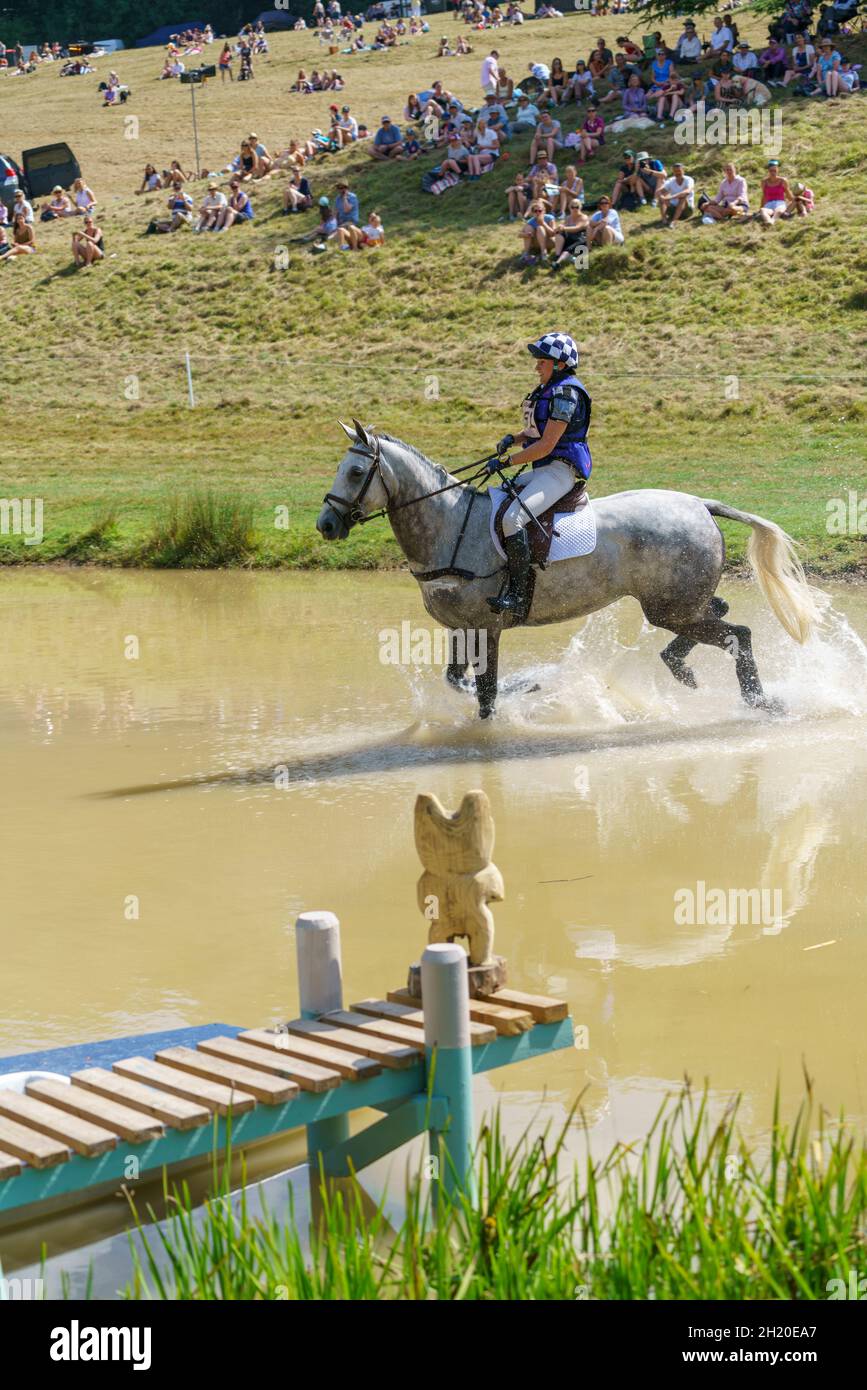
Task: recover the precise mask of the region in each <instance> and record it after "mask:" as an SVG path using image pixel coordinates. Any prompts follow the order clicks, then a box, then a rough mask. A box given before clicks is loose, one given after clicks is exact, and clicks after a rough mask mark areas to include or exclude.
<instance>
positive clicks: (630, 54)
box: [617, 25, 695, 63]
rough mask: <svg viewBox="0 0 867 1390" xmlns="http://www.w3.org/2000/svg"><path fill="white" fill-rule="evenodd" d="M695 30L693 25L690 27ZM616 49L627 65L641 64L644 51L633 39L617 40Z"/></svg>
mask: <svg viewBox="0 0 867 1390" xmlns="http://www.w3.org/2000/svg"><path fill="white" fill-rule="evenodd" d="M692 27H693V28H695V25H693V26H692ZM617 47H618V48H622V49H623V54H624V57H625V58H626V60H627V62H629V63H643V62H644V49H643V48H641V47H639V45H638V44H637V43H635V41H634V40H633V39H627V38H625V37H624V38H620V39H618V40H617Z"/></svg>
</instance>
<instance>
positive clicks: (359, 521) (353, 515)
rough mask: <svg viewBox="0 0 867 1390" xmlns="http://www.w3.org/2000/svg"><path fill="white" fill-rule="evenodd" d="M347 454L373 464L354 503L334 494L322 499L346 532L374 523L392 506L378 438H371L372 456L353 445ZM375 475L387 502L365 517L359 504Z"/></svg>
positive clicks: (367, 451) (369, 452) (327, 494)
mask: <svg viewBox="0 0 867 1390" xmlns="http://www.w3.org/2000/svg"><path fill="white" fill-rule="evenodd" d="M348 452H349V453H350V454H361V456H362V458H366V459H369V458H371V457H372V459H373V462H372V463H371V465H370V468H369V469H368V471H367V477H366V478H365V479H364V482H363V483H362V484H361V487H360V489H359V492H358V496H357V497H356V498H355V501H354V502H350V501H349V500H348V499H347V498H346V497H339V496H338V495H337V493H336V492H326V494H325V496H324V497H323V499H322V500H323V502H327V503H328V505H329V507H331V509H332V511H335V512H337V515H338V516H339V518H340V520H341V521H342V522H343V525H344V526H345V527H346V529H347V530H349V529H350V527H352V526H363V525H364V523H365V522H366V521H376V519H377V518H378V517H381V516H385V515H386V514H387V513H388V512H389V511H390V510H391V506H392V501H391V494H390V493H389V490H388V484H387V483H386V481H385V474H384V473H383V471H382V451H381V449H380V446H379V437H378V436H377V435H374V436H373V452H372V454H371V451H370V450H369V449H359V447H358V446H357V445H356V444H353V445H352V447H351V448H350V449H349V450H348ZM377 474H379V481H380V482H381V483H382V487H383V491H384V492H385V496H386V498H387V501H386V504H385V506H384V507H381V508H380V509H379V511H378V512H371V513H370V515H369V516H365V515H364V513H363V512H362V510H361V503H362V502H363V501H364V498H365V496H366V495H367V491H368V488H369V487H370V484H371V483H372V482H373V479H374V478H375V477H376V475H377ZM413 500H414V501H418V502H420V501H421V500H422V499H421V498H420V497H419V498H414V499H413ZM335 502H336V503H338V504H339V506H340V507H344V508H345V509H346V510H345V511H338V508H337V507H336V506H335V505H334V504H335Z"/></svg>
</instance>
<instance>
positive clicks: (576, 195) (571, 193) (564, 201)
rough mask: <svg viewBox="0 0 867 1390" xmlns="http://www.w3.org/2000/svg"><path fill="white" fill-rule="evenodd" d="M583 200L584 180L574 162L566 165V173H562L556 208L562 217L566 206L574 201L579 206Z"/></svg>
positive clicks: (568, 206) (571, 204)
mask: <svg viewBox="0 0 867 1390" xmlns="http://www.w3.org/2000/svg"><path fill="white" fill-rule="evenodd" d="M583 202H584V180H583V179H582V178H581V177H580V176H579V174H578V170H577V169H576V168H575V165H574V164H569V165H567V166H566V173H565V174H564V175H563V182H562V183H561V184H560V196H559V199H558V208H557V211H558V212H559V214H560V216H561V217H562V216H563V215H564V214H565V212H566V211H567V209H568V208H571V207H572V206H573V205H574V204H575V203H577V204H578V206H579V207H580V206H581V205H582V204H583Z"/></svg>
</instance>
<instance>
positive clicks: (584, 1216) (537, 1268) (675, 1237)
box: [126, 1085, 867, 1301]
mask: <svg viewBox="0 0 867 1390" xmlns="http://www.w3.org/2000/svg"><path fill="white" fill-rule="evenodd" d="M817 1120H818V1125H817ZM566 1132H567V1130H566V1127H564V1129H563V1130H562V1131H561V1133H560V1134H559V1135H558V1136H551V1135H550V1134H546V1135H544V1136H542V1137H541V1138H538V1139H536V1140H533V1141H530V1140H529V1139H528V1138H526V1137H525V1139H524V1140H523V1141H522V1142H520V1143H518V1144H517V1145H511V1146H510V1145H508V1144H507V1143H506V1142H505V1141H504V1139H503V1136H502V1134H501V1132H500V1128H499V1123H498V1121H495V1122H494V1123H493V1125H492V1126H491V1127H489V1128H486V1129H485V1130H484V1131H483V1132H482V1135H481V1138H480V1141H479V1145H478V1149H477V1152H476V1157H475V1173H476V1187H477V1195H476V1197H475V1198H473V1199H470V1198H467V1197H462V1198H456V1199H454V1200H453V1201H451V1202H449V1201H446V1200H445V1199H443V1205H442V1207H441V1208H440V1209H439V1218H438V1221H437V1222H436V1223H434V1222H433V1221H432V1219H431V1216H432V1200H433V1199H432V1196H431V1184H430V1182H428V1181H424V1180H422V1179H419V1178H416V1179H414V1180H413V1181H411V1182H410V1183H409V1185H408V1188H407V1193H406V1216H405V1219H404V1221H403V1224H402V1225H401V1226H400V1228H399V1229H397V1230H394V1229H393V1228H391V1227H390V1226H389V1224H388V1222H387V1220H386V1218H385V1216H384V1214H383V1209H382V1207H380V1208H379V1209H378V1210H376V1211H375V1212H373V1213H371V1211H370V1203H369V1199H367V1198H366V1197H365V1195H364V1194H363V1192H362V1189H361V1188H360V1186H359V1185H358V1184H357V1183H355V1182H349V1183H343V1184H341V1185H339V1186H338V1187H337V1188H336V1189H331V1190H329V1189H328V1188H327V1187H323V1189H322V1192H321V1214H320V1216H319V1219H318V1221H317V1222H316V1223H315V1224H314V1225H313V1226H312V1227H311V1229H310V1230H309V1231H303V1232H302V1231H299V1230H298V1228H297V1226H296V1225H295V1224H294V1223H292V1222H290V1223H288V1224H284V1223H282V1222H280V1221H278V1220H276V1219H274V1218H273V1217H271V1216H270V1215H266V1216H264V1217H256V1218H254V1217H253V1216H252V1215H251V1213H250V1210H249V1206H248V1204H247V1201H246V1200H245V1199H243V1200H242V1201H241V1204H240V1207H239V1208H237V1209H236V1210H235V1211H234V1212H233V1210H232V1207H231V1204H230V1202H229V1201H228V1198H227V1193H226V1192H225V1190H224V1191H223V1193H222V1194H220V1195H217V1196H216V1197H215V1198H214V1199H212V1200H211V1201H210V1202H209V1203H208V1205H207V1207H206V1210H205V1213H204V1218H205V1219H204V1222H203V1223H201V1224H200V1223H197V1222H195V1221H194V1220H193V1212H192V1207H191V1203H190V1199H189V1194H188V1193H185V1192H184V1190H183V1189H179V1190H176V1191H175V1194H174V1208H175V1210H174V1215H173V1216H172V1217H171V1218H170V1219H169V1220H168V1222H167V1223H166V1224H165V1225H164V1226H163V1227H162V1228H161V1231H160V1233H159V1234H155V1233H154V1231H153V1230H149V1231H145V1230H144V1229H142V1231H141V1234H142V1237H143V1246H142V1251H141V1253H136V1255H135V1275H134V1278H133V1280H132V1282H131V1284H130V1285H129V1286H128V1288H127V1290H126V1294H127V1297H129V1298H154V1297H156V1298H163V1299H289V1300H310V1299H314V1300H319V1299H354V1300H374V1299H378V1300H382V1299H401V1300H404V1299H420V1300H431V1299H434V1300H448V1301H451V1300H467V1299H471V1300H472V1299H478V1300H492V1299H504V1300H525V1299H564V1300H570V1301H572V1300H575V1299H576V1298H577V1299H648V1298H656V1299H736V1300H744V1299H805V1300H809V1299H827V1298H828V1297H829V1296H830V1290H829V1281H830V1280H832V1279H840V1280H842V1281H843V1283H844V1285H845V1286H846V1287H848V1280H849V1273H850V1271H857V1270H859V1268H863V1261H864V1254H865V1235H864V1230H865V1225H864V1223H865V1217H867V1150H865V1148H864V1146H863V1143H862V1146H861V1147H860V1148H859V1147H858V1146H857V1145H856V1143H855V1141H854V1140H853V1139H851V1138H850V1137H848V1135H847V1128H846V1126H845V1125H844V1124H843V1123H842V1122H838V1123H837V1124H832V1125H827V1121H826V1122H825V1123H824V1124H823V1123H822V1121H821V1117H817V1116H816V1115H815V1114H814V1113H813V1107H812V1104H811V1096H810V1091H809V1085H808V1090H807V1095H806V1098H805V1101H804V1104H803V1105H802V1107H801V1110H800V1112H799V1114H798V1116H797V1119H796V1121H795V1124H794V1125H793V1126H792V1127H791V1129H786V1128H785V1127H783V1126H781V1125H780V1123H779V1117H778V1114H777V1112H776V1110H775V1113H774V1115H773V1117H772V1124H771V1128H770V1132H769V1137H768V1141H767V1144H766V1145H765V1147H764V1148H763V1149H762V1151H761V1152H760V1151H759V1150H757V1149H756V1148H755V1147H754V1146H753V1147H750V1146H749V1145H747V1144H746V1143H745V1142H744V1141H743V1139H742V1138H740V1137H739V1134H738V1127H737V1106H736V1105H734V1104H733V1105H732V1106H731V1107H730V1108H729V1109H728V1110H727V1111H726V1113H725V1114H724V1115H723V1116H722V1117H721V1118H720V1119H719V1120H717V1121H712V1120H711V1119H710V1116H709V1112H708V1106H707V1096H706V1095H705V1096H702V1097H693V1096H692V1095H690V1093H689V1090H688V1089H686V1090H685V1091H684V1092H683V1093H682V1094H681V1095H679V1096H678V1097H675V1098H673V1099H672V1100H671V1101H670V1102H669V1103H668V1104H666V1105H665V1106H663V1108H662V1110H661V1111H660V1113H659V1115H658V1117H657V1119H656V1122H655V1124H654V1126H653V1128H652V1131H651V1133H650V1134H649V1136H648V1137H647V1139H646V1140H645V1141H644V1143H643V1145H642V1147H641V1149H640V1150H639V1151H635V1149H634V1146H629V1148H626V1147H624V1146H621V1145H618V1146H617V1147H616V1148H615V1149H613V1150H612V1152H611V1153H610V1155H609V1156H608V1157H607V1158H606V1159H605V1160H603V1161H595V1162H594V1161H593V1160H591V1159H589V1158H588V1159H587V1161H586V1163H585V1164H584V1165H583V1167H576V1168H574V1169H573V1170H572V1171H571V1172H570V1173H565V1172H564V1169H565V1167H566V1163H565V1160H564V1155H563V1145H564V1141H565V1138H566ZM134 1249H135V1247H134ZM856 1277H857V1276H856Z"/></svg>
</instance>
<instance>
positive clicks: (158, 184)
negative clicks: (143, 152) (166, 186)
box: [135, 164, 163, 193]
mask: <svg viewBox="0 0 867 1390" xmlns="http://www.w3.org/2000/svg"><path fill="white" fill-rule="evenodd" d="M162 186H163V185H162V179H161V178H160V176H159V174H158V173H157V171H156V169H155V168H154V166H153V165H152V164H146V165H145V171H144V177H143V178H142V181H141V183H140V184H139V186H138V188H137V189H136V190H135V191H136V193H155V192H156V190H157V189H158V188H162Z"/></svg>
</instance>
